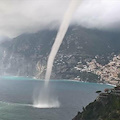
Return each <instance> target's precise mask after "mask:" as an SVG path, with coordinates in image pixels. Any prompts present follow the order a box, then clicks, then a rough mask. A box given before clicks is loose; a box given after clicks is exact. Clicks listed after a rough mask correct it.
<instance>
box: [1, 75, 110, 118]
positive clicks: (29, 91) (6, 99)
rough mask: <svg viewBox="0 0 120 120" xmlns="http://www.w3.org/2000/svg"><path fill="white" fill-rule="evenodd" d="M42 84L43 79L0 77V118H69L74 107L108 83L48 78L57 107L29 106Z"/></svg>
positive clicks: (87, 101) (95, 95) (81, 106)
mask: <svg viewBox="0 0 120 120" xmlns="http://www.w3.org/2000/svg"><path fill="white" fill-rule="evenodd" d="M43 85H44V81H42V80H34V79H32V78H24V77H12V76H3V77H0V120H71V119H72V118H73V117H74V116H75V115H76V114H77V112H78V111H81V110H82V108H83V107H85V106H86V105H87V104H89V103H90V102H92V101H94V100H95V98H96V97H97V94H96V93H95V92H96V91H97V90H101V91H103V90H104V89H105V88H111V87H112V86H109V85H103V84H96V83H85V82H78V81H69V80H50V84H49V86H48V87H49V89H50V90H51V93H52V94H54V96H56V97H57V98H58V100H59V102H60V107H59V108H35V107H32V104H33V96H34V93H35V91H36V90H38V93H39V91H41V89H42V86H43ZM36 88H37V89H36ZM38 88H39V89H38Z"/></svg>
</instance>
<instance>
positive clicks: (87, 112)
mask: <svg viewBox="0 0 120 120" xmlns="http://www.w3.org/2000/svg"><path fill="white" fill-rule="evenodd" d="M98 99H99V100H98ZM98 99H96V100H95V101H94V102H92V103H90V104H89V105H88V106H86V107H85V108H83V111H82V112H78V114H77V115H76V116H75V117H74V118H73V120H120V93H119V95H116V94H110V93H109V94H108V93H106V94H105V93H104V94H103V93H102V94H100V96H99V98H98Z"/></svg>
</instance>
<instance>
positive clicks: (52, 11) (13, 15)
mask: <svg viewBox="0 0 120 120" xmlns="http://www.w3.org/2000/svg"><path fill="white" fill-rule="evenodd" d="M80 1H81V2H80V4H79V5H78V8H77V9H76V12H75V14H74V15H73V18H72V21H71V24H78V25H81V26H83V27H86V28H91V29H92V28H97V29H102V30H104V29H106V30H109V29H118V28H119V27H120V0H80ZM69 3H70V0H0V36H8V37H11V38H13V37H16V36H18V35H20V34H23V33H33V32H37V31H39V30H41V29H45V28H49V29H56V28H58V27H59V25H60V23H61V22H62V19H63V16H64V13H65V11H66V9H67V7H68V5H69Z"/></svg>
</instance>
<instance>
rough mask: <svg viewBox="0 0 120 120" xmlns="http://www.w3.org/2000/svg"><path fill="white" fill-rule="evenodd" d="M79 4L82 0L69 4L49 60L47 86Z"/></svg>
mask: <svg viewBox="0 0 120 120" xmlns="http://www.w3.org/2000/svg"><path fill="white" fill-rule="evenodd" d="M79 2H80V0H72V1H71V2H70V4H69V7H68V10H67V11H66V13H65V15H64V18H63V21H62V23H61V26H60V29H59V31H58V34H57V36H56V39H55V42H54V44H53V46H52V50H51V52H50V55H49V58H48V63H47V71H46V76H45V80H46V84H47V83H48V82H49V79H50V75H51V72H52V66H53V62H54V59H55V56H56V54H57V52H58V50H59V47H60V45H61V43H62V41H63V38H64V36H65V34H66V31H67V29H68V27H69V24H70V21H71V19H72V16H73V13H74V12H75V10H76V9H77V7H78V5H79Z"/></svg>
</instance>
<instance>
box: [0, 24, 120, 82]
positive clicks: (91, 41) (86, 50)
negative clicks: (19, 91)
mask: <svg viewBox="0 0 120 120" xmlns="http://www.w3.org/2000/svg"><path fill="white" fill-rule="evenodd" d="M56 34H57V30H47V29H45V30H42V31H39V32H38V33H33V34H23V35H20V36H18V37H16V38H14V39H13V40H12V41H6V42H4V43H2V44H1V48H2V51H3V52H2V56H1V61H0V64H1V73H0V74H12V75H22V76H37V77H40V78H43V76H44V73H45V69H46V62H47V57H48V55H49V52H50V49H51V46H52V44H53V42H54V39H55V37H56ZM119 44H120V35H119V34H118V33H113V32H105V31H99V30H91V29H85V28H82V27H80V26H71V27H70V28H69V30H68V31H67V34H66V36H65V38H64V41H63V43H62V45H61V47H60V50H59V52H58V54H57V56H56V59H55V62H54V68H53V74H52V78H63V79H66V78H67V79H74V78H76V77H77V76H78V75H81V73H80V72H79V71H76V70H75V69H74V67H75V66H76V65H77V64H78V62H80V61H81V62H82V63H83V64H85V62H86V60H87V61H90V60H91V59H93V58H95V57H96V56H97V58H96V60H97V61H98V62H99V63H101V64H103V65H104V64H106V63H108V62H109V60H110V59H111V58H112V57H113V55H115V54H119V53H120V48H119ZM85 74H87V73H85ZM89 74H91V75H90V76H93V77H92V78H93V79H94V78H95V81H96V80H97V79H96V77H97V78H98V76H96V75H95V76H94V75H93V73H89ZM82 75H83V74H82ZM84 80H86V81H91V78H90V79H89V75H88V77H87V78H84ZM93 81H94V80H93Z"/></svg>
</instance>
